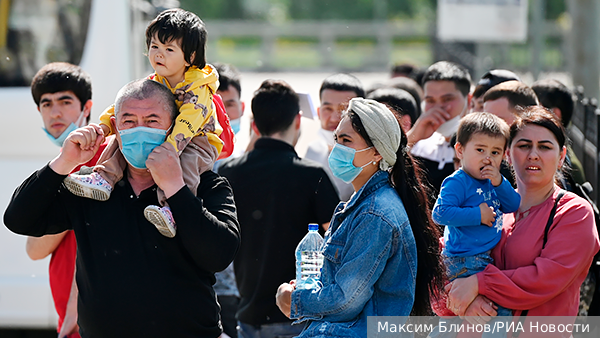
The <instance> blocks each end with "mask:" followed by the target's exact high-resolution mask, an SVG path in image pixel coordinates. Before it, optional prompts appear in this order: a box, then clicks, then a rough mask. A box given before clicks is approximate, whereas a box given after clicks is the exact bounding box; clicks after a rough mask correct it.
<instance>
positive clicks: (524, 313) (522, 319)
mask: <svg viewBox="0 0 600 338" xmlns="http://www.w3.org/2000/svg"><path fill="white" fill-rule="evenodd" d="M564 194H565V191H564V190H562V189H561V190H560V191H559V192H558V195H556V199H555V200H554V206H553V207H552V210H550V216H548V221H547V222H546V229H544V241H543V242H542V249H544V248H545V247H546V242H548V231H550V226H551V225H552V222H554V215H556V208H557V206H558V201H560V199H561V198H562V197H563V196H564ZM527 313H529V310H523V311H522V312H521V315H520V316H519V322H520V323H521V324H523V323H524V322H525V317H527ZM520 333H521V332H520V331H517V332H515V333H514V334H513V337H514V338H516V337H518V336H519V334H520Z"/></svg>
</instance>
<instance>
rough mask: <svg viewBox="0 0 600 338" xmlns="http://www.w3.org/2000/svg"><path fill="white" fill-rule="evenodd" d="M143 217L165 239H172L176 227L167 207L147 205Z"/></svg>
mask: <svg viewBox="0 0 600 338" xmlns="http://www.w3.org/2000/svg"><path fill="white" fill-rule="evenodd" d="M144 216H146V219H147V220H148V222H150V223H152V224H154V226H155V227H156V229H157V230H158V231H159V232H160V233H161V234H162V235H163V236H165V237H169V238H173V237H175V233H176V232H177V226H176V225H175V220H174V219H173V214H172V213H171V209H170V208H169V207H162V208H161V207H159V206H157V205H149V206H147V207H146V209H144Z"/></svg>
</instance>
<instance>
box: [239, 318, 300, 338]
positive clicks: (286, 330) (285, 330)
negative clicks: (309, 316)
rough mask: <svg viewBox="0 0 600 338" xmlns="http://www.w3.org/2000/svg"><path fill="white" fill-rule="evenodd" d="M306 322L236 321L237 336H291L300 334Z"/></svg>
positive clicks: (243, 337)
mask: <svg viewBox="0 0 600 338" xmlns="http://www.w3.org/2000/svg"><path fill="white" fill-rule="evenodd" d="M305 325H306V324H304V323H303V324H298V325H292V324H291V323H274V324H264V325H252V324H246V323H242V322H240V321H238V327H237V330H238V338H292V337H295V336H297V335H299V334H300V332H302V330H303V329H304V326H305Z"/></svg>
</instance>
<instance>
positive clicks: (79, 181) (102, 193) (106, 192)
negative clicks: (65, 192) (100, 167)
mask: <svg viewBox="0 0 600 338" xmlns="http://www.w3.org/2000/svg"><path fill="white" fill-rule="evenodd" d="M64 183H65V186H66V187H67V189H69V191H70V192H72V193H73V194H74V195H77V196H81V197H87V198H91V199H93V200H97V201H106V200H107V199H108V198H109V197H110V193H111V192H112V186H111V185H110V184H109V183H108V181H106V180H105V179H104V178H102V176H100V174H98V173H97V172H92V173H91V174H88V175H79V174H74V173H73V174H70V175H69V176H67V177H66V178H65V180H64Z"/></svg>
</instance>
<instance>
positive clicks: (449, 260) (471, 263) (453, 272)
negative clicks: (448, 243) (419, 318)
mask: <svg viewBox="0 0 600 338" xmlns="http://www.w3.org/2000/svg"><path fill="white" fill-rule="evenodd" d="M492 263H494V260H493V259H492V257H490V251H487V252H484V253H480V254H477V255H473V256H466V257H456V256H446V255H444V264H445V265H446V275H447V276H448V279H449V280H450V281H453V280H454V279H456V278H464V277H469V276H471V275H474V274H476V273H478V272H481V271H483V270H484V269H485V267H486V266H487V265H488V264H492ZM496 305H497V306H498V309H497V310H496V312H498V315H497V316H496V317H493V318H492V320H490V321H489V322H488V324H489V325H490V327H494V326H495V323H496V322H504V323H505V324H506V322H510V321H512V310H510V309H507V308H504V307H502V306H500V305H498V304H496ZM441 321H444V322H445V324H444V326H445V327H446V328H449V327H450V324H457V325H460V324H461V323H462V321H463V320H462V319H460V318H459V317H454V318H450V319H440V322H441ZM440 324H441V323H440ZM503 327H506V325H504V326H503ZM429 337H431V338H434V337H436V338H437V337H444V338H453V337H456V332H440V329H439V326H436V327H435V329H434V330H433V331H432V332H431V334H429ZM481 337H482V338H506V330H499V331H494V332H491V331H490V332H483V333H482V335H481Z"/></svg>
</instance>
